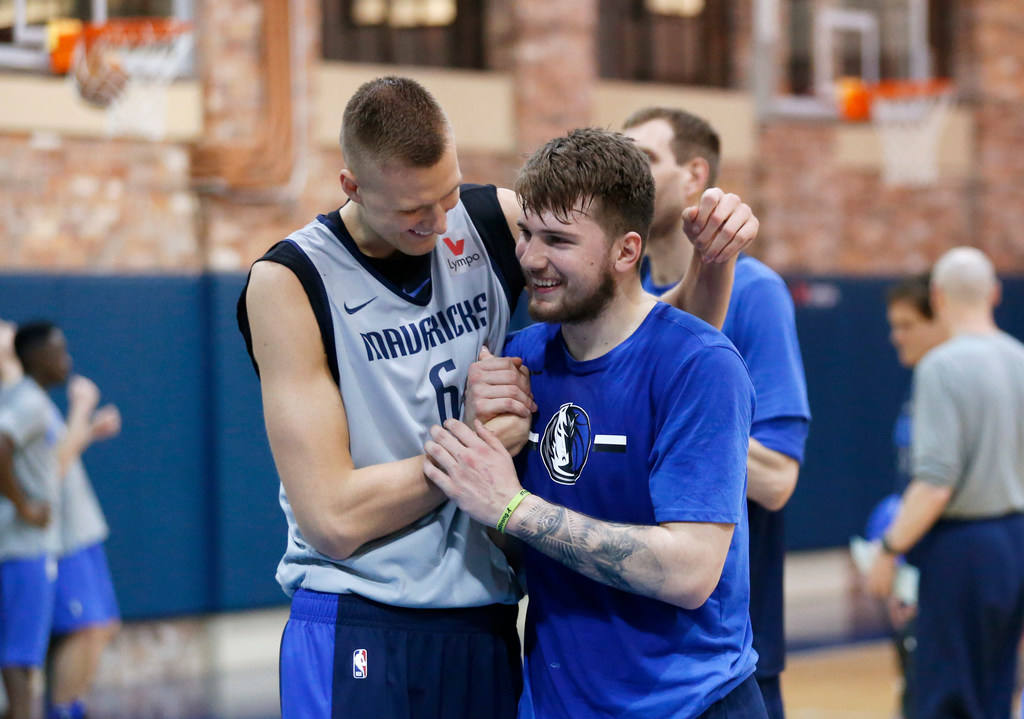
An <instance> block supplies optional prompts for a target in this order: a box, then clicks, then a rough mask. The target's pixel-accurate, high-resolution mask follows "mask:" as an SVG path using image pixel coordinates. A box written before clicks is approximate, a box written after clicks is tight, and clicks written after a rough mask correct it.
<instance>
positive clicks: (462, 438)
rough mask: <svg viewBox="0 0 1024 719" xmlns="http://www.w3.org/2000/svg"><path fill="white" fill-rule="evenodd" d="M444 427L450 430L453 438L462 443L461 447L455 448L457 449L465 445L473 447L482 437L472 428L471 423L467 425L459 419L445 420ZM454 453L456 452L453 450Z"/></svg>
mask: <svg viewBox="0 0 1024 719" xmlns="http://www.w3.org/2000/svg"><path fill="white" fill-rule="evenodd" d="M444 428H445V429H446V430H448V432H449V434H451V436H452V438H453V439H454V440H455V441H456V442H458V443H459V444H460V445H461V447H456V448H455V450H456V451H458V450H459V449H461V448H463V447H465V448H468V447H472V446H473V445H475V444H478V443H479V441H480V438H479V437H478V436H477V434H476V432H474V431H473V430H472V429H470V427H469V425H467V424H466V423H465V422H460V421H459V420H457V419H449V420H445V423H444ZM449 451H450V450H449ZM453 454H455V453H454V452H453ZM455 456H456V457H458V456H460V455H459V454H456V455H455Z"/></svg>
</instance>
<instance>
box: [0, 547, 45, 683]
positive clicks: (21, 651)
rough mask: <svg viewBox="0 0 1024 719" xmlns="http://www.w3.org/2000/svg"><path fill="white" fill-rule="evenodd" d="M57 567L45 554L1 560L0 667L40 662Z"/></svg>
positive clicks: (43, 656) (42, 655) (38, 664)
mask: <svg viewBox="0 0 1024 719" xmlns="http://www.w3.org/2000/svg"><path fill="white" fill-rule="evenodd" d="M56 571H57V562H56V560H55V559H53V558H52V557H48V556H46V555H43V556H39V557H30V558H27V559H20V558H19V559H9V560H7V561H5V562H0V667H41V666H43V661H44V660H45V659H46V647H47V645H48V644H49V641H50V623H51V621H52V620H53V601H54V594H55V591H56V583H55V581H54V580H55V575H56Z"/></svg>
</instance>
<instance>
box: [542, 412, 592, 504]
mask: <svg viewBox="0 0 1024 719" xmlns="http://www.w3.org/2000/svg"><path fill="white" fill-rule="evenodd" d="M590 440H591V436H590V417H588V416H587V413H586V412H585V411H584V410H583V408H582V407H578V406H576V405H574V404H572V403H571V402H566V403H565V404H563V405H562V406H561V407H559V408H558V411H557V412H555V414H554V416H553V417H552V418H551V419H550V421H548V426H547V427H545V428H544V436H543V437H542V438H541V441H540V457H541V460H543V462H544V466H545V467H546V468H547V470H548V474H549V475H551V479H553V480H555V481H556V482H558V483H559V484H576V480H577V479H579V478H580V474H581V473H582V472H583V466H584V465H585V464H586V463H587V455H588V454H589V453H590Z"/></svg>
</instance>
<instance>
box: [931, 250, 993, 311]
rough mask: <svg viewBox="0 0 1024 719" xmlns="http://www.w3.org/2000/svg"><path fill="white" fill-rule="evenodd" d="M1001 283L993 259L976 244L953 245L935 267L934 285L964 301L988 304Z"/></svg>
mask: <svg viewBox="0 0 1024 719" xmlns="http://www.w3.org/2000/svg"><path fill="white" fill-rule="evenodd" d="M998 285H999V280H998V279H997V278H996V270H995V267H993V266H992V261H991V260H989V258H988V257H987V256H986V255H985V253H984V252H982V251H981V250H979V249H978V248H976V247H954V248H953V249H952V250H950V251H949V252H947V253H946V254H944V255H943V256H942V257H940V258H939V261H938V262H936V263H935V269H933V270H932V287H935V288H936V289H938V290H940V291H941V292H942V293H943V294H944V295H945V296H946V297H947V298H948V299H950V300H952V301H953V302H958V303H961V304H969V305H982V304H988V303H989V302H990V301H991V299H992V293H993V291H994V290H995V289H996V287H998Z"/></svg>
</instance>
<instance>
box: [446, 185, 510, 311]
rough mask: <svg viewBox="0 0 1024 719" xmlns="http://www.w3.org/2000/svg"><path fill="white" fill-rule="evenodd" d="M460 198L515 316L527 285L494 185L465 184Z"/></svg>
mask: <svg viewBox="0 0 1024 719" xmlns="http://www.w3.org/2000/svg"><path fill="white" fill-rule="evenodd" d="M460 196H461V199H462V204H463V205H465V207H466V210H467V211H468V212H469V217H470V219H471V220H472V221H473V226H474V227H476V230H477V232H479V233H480V237H481V238H482V239H483V242H484V245H485V246H486V247H487V254H488V255H489V256H490V258H491V266H492V267H493V268H494V270H495V272H496V273H497V275H498V278H499V279H500V280H501V286H502V289H504V290H505V297H506V299H508V307H509V312H510V313H511V312H515V310H516V304H517V303H518V302H519V296H520V295H521V294H522V292H523V288H524V287H525V286H526V282H525V281H524V280H523V271H522V269H520V267H519V260H518V259H517V258H516V242H515V238H514V237H513V236H512V233H511V232H509V230H508V222H507V221H506V220H505V213H504V212H503V211H502V209H501V203H500V202H498V191H497V188H495V187H494V185H472V184H465V185H463V186H462V192H461V195H460Z"/></svg>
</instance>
